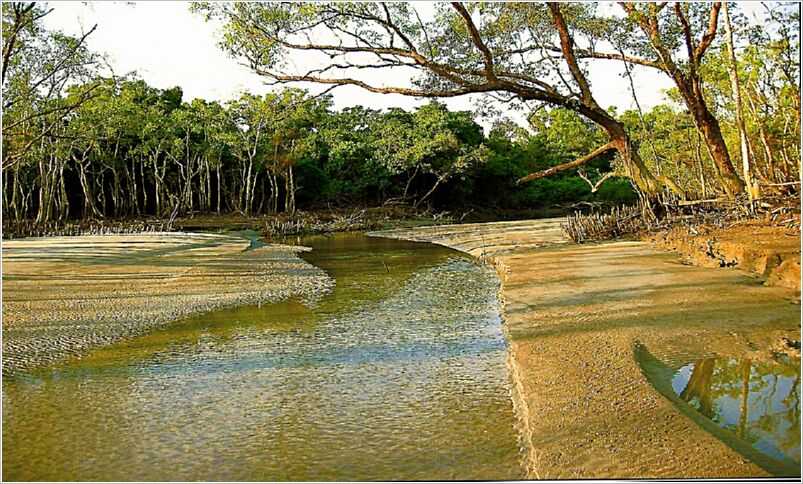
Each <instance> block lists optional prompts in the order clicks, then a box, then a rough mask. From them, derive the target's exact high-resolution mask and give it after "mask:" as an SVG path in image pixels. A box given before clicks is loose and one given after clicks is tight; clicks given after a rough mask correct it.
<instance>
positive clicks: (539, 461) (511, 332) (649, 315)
mask: <svg viewBox="0 0 803 484" xmlns="http://www.w3.org/2000/svg"><path fill="white" fill-rule="evenodd" d="M560 222H561V220H559V219H552V220H541V221H522V222H517V223H494V224H474V225H460V226H448V227H432V228H419V229H415V230H394V231H386V232H381V233H379V234H377V235H382V236H386V237H397V238H404V239H411V240H423V241H431V242H435V243H439V244H442V245H447V246H449V247H453V248H457V249H459V250H463V251H465V252H467V253H470V254H472V255H475V256H477V257H482V258H485V259H487V260H488V261H490V262H493V263H494V264H495V265H496V266H497V269H498V270H499V271H500V274H501V275H502V276H503V278H504V282H503V291H502V300H503V304H504V312H505V317H506V321H505V327H506V332H507V335H508V337H509V339H510V345H511V356H510V360H511V362H510V367H511V372H512V374H513V377H514V380H515V386H514V393H515V395H514V402H515V403H516V408H517V412H518V415H519V417H520V418H521V419H522V421H523V427H524V432H523V433H524V436H525V440H526V442H525V446H526V448H527V452H528V462H529V463H528V467H529V469H528V471H529V476H530V477H532V478H541V479H553V478H585V479H588V478H649V477H652V478H670V477H675V478H677V477H682V478H702V477H758V476H767V475H772V474H776V475H777V474H780V475H799V466H798V469H795V468H794V466H792V467H789V466H784V465H776V464H775V463H773V462H770V461H760V462H758V463H756V462H754V461H751V460H749V459H748V458H746V457H745V455H743V454H742V453H740V452H738V451H737V450H735V447H738V446H736V445H735V444H734V443H733V442H726V441H723V440H721V439H720V438H718V437H717V436H715V435H714V434H713V433H711V432H710V430H706V429H705V428H704V427H703V426H701V425H698V423H696V422H695V421H694V420H692V419H690V418H689V417H688V416H687V415H686V414H684V413H683V412H682V411H680V410H679V408H678V406H677V405H676V404H675V403H674V402H673V401H671V400H670V399H668V398H666V397H664V396H663V395H662V394H661V393H659V391H658V390H656V387H655V386H654V385H653V384H652V383H651V382H650V381H649V380H648V379H647V377H646V376H645V369H644V367H643V365H644V363H643V362H639V361H637V359H636V349H637V348H640V349H646V350H647V351H648V352H649V354H650V355H652V357H654V359H655V360H656V361H659V362H660V363H661V364H662V365H665V366H667V367H672V368H679V367H680V366H682V364H684V363H686V362H690V361H694V360H696V359H698V358H703V357H710V356H711V355H718V356H723V357H731V358H742V357H750V358H752V359H754V360H756V361H769V360H771V359H772V358H773V357H774V353H773V352H774V351H775V350H776V349H777V347H778V344H779V342H781V341H783V338H786V339H787V340H793V341H800V306H799V302H798V303H794V302H793V300H798V297H797V294H796V293H795V291H793V290H790V289H788V288H783V287H767V286H764V285H762V284H761V283H760V282H759V281H756V280H755V279H752V278H749V277H746V276H745V275H744V274H743V273H741V272H739V271H720V270H710V269H707V268H700V267H689V266H686V265H683V264H681V263H680V262H679V261H678V260H677V256H675V255H673V254H671V253H666V252H659V251H657V250H655V249H653V248H651V247H650V246H649V244H647V243H644V242H613V243H605V244H589V245H582V246H578V245H573V244H563V243H561V242H563V238H562V235H561V232H560V228H559V225H560ZM640 351H641V350H640ZM798 441H799V437H798Z"/></svg>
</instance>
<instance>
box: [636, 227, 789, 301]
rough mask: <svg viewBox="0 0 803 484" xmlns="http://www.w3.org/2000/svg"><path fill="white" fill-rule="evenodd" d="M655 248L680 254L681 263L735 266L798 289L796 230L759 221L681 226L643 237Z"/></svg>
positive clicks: (769, 280) (775, 284)
mask: <svg viewBox="0 0 803 484" xmlns="http://www.w3.org/2000/svg"><path fill="white" fill-rule="evenodd" d="M645 240H646V241H648V242H651V243H652V244H653V245H655V246H656V247H658V248H661V249H665V250H672V251H675V252H677V253H678V254H680V256H681V258H682V260H683V262H684V263H687V264H692V265H698V266H703V267H736V268H738V269H742V270H744V271H747V272H749V273H751V274H754V275H757V276H759V278H760V279H761V280H762V281H763V282H764V284H766V285H768V286H781V287H787V288H790V289H793V290H795V291H798V292H800V232H799V231H797V230H794V229H789V228H787V227H783V226H770V225H767V224H765V223H762V222H759V221H753V222H745V223H741V224H739V225H734V226H732V227H730V228H727V229H721V228H707V227H704V226H703V227H696V228H694V229H691V228H689V227H685V226H681V227H674V228H672V229H669V230H663V231H660V232H658V233H655V234H650V235H648V236H646V237H645Z"/></svg>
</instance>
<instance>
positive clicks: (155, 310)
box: [3, 233, 332, 376]
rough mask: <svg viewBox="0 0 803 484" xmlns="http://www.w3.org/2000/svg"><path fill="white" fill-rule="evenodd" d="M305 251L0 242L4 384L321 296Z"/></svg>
mask: <svg viewBox="0 0 803 484" xmlns="http://www.w3.org/2000/svg"><path fill="white" fill-rule="evenodd" d="M303 250H305V249H304V248H302V247H294V246H286V245H264V246H258V247H256V246H255V247H251V243H250V242H249V241H248V240H246V239H243V238H240V237H235V236H226V235H215V234H185V233H157V234H147V235H108V236H80V237H47V238H28V239H19V240H10V241H4V242H3V374H4V375H5V376H10V375H14V374H15V373H17V372H19V371H27V370H31V369H33V368H36V367H38V366H40V365H42V364H44V363H47V362H50V361H54V360H57V359H60V358H63V357H66V356H69V355H80V354H83V353H85V352H86V351H87V350H89V349H90V348H92V347H95V346H98V345H101V344H108V343H112V342H115V341H119V340H121V339H124V338H128V337H132V336H136V335H139V334H142V333H144V332H145V331H147V330H149V329H152V328H155V327H157V326H159V325H162V324H164V323H166V322H169V321H173V320H176V319H179V318H182V317H185V316H189V315H192V314H197V313H201V312H206V311H211V310H214V309H221V308H225V307H231V306H240V305H246V304H265V303H270V302H275V301H279V300H282V299H286V298H289V297H299V298H305V297H306V298H311V297H315V296H316V295H320V294H321V293H322V292H325V291H327V290H329V288H330V287H331V285H332V281H331V279H329V277H328V276H327V275H326V274H325V273H324V272H323V271H322V270H320V269H318V268H315V267H314V266H312V265H311V264H309V263H307V262H305V261H303V260H302V259H300V258H299V257H298V256H297V254H298V252H300V251H303Z"/></svg>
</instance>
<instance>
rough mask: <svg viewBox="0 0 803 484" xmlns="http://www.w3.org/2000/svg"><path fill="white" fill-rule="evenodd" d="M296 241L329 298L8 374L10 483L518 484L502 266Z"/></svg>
mask: <svg viewBox="0 0 803 484" xmlns="http://www.w3.org/2000/svg"><path fill="white" fill-rule="evenodd" d="M289 242H290V243H296V244H301V245H306V246H309V247H312V248H313V251H312V252H310V253H307V254H304V255H303V257H304V258H305V259H307V260H308V261H309V262H311V263H312V264H314V265H316V266H318V267H321V268H323V269H325V270H326V271H327V272H328V273H329V274H330V276H331V277H332V278H333V279H334V280H335V281H336V285H335V287H334V290H333V291H332V292H331V293H330V294H328V295H326V296H324V297H322V298H320V299H318V300H295V299H291V300H287V301H285V302H282V303H279V304H272V305H267V306H263V307H257V306H249V307H241V308H236V309H229V310H221V311H217V312H214V313H210V314H207V315H203V316H198V317H193V318H189V319H185V320H182V321H178V322H176V323H173V324H170V325H167V326H166V327H165V328H164V329H162V330H159V331H154V332H151V333H149V334H146V335H144V336H141V337H138V338H135V339H131V340H128V341H126V342H122V343H117V344H113V345H109V346H105V347H101V348H97V349H95V350H92V351H90V352H89V353H88V354H87V355H86V356H85V357H83V358H80V359H72V360H67V361H64V362H62V363H59V364H56V365H52V366H49V367H45V368H43V369H40V370H37V371H34V372H28V373H24V374H21V375H18V376H15V377H14V378H10V379H8V378H7V379H5V380H4V382H3V479H4V480H104V481H115V480H153V481H159V480H232V481H237V480H245V481H248V480H263V481H270V480H299V481H301V480H418V479H435V480H444V479H458V480H486V479H502V480H505V479H507V480H510V479H517V478H522V477H523V476H524V471H523V469H522V467H521V456H520V452H519V442H518V433H517V431H516V419H515V416H514V413H513V407H512V403H511V400H510V395H509V376H508V373H507V369H506V366H505V365H506V355H507V351H508V350H507V346H506V342H505V339H504V335H503V333H502V329H501V321H500V317H499V314H498V303H497V300H496V290H497V287H498V280H497V279H496V276H495V274H493V272H492V271H490V270H489V269H487V268H484V267H481V266H478V265H477V264H475V263H474V262H473V261H472V260H471V259H469V258H467V257H464V256H461V255H459V254H458V253H456V252H454V251H452V250H449V249H445V248H441V247H437V246H433V245H428V244H418V243H411V242H403V241H395V240H388V239H379V238H368V237H364V236H358V235H335V236H329V237H311V238H299V239H294V240H291V241H289Z"/></svg>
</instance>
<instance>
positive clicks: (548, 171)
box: [516, 142, 616, 185]
mask: <svg viewBox="0 0 803 484" xmlns="http://www.w3.org/2000/svg"><path fill="white" fill-rule="evenodd" d="M614 148H616V143H614V142H610V143H608V144H606V145H603V146H600V147H599V148H597V149H596V150H594V151H592V152H591V153H589V154H587V155H585V156H583V157H582V158H578V159H576V160H574V161H570V162H568V163H564V164H562V165H558V166H553V167H552V168H549V169H546V170H543V171H539V172H535V173H530V174H529V175H527V176H525V177H522V178H519V180H518V181H516V185H523V184H525V183H527V182H530V181H533V180H538V179H539V178H544V177H547V176H550V175H554V174H555V173H558V172H561V171H566V170H571V169H572V168H577V167H578V166H582V165H584V164H586V163H588V162H589V161H591V160H593V159H594V158H596V157H598V156H600V155H601V154H603V153H605V152H606V151H609V150H612V149H614Z"/></svg>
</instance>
